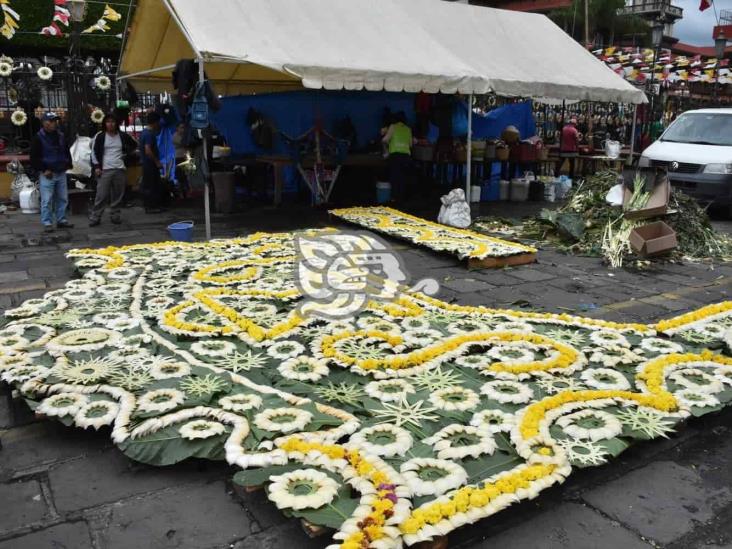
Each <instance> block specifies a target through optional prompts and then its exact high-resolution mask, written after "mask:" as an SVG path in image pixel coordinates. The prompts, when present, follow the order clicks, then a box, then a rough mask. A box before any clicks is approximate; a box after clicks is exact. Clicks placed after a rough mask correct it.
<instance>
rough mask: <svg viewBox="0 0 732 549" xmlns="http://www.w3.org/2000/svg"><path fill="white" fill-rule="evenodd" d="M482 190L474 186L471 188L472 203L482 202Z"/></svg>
mask: <svg viewBox="0 0 732 549" xmlns="http://www.w3.org/2000/svg"><path fill="white" fill-rule="evenodd" d="M481 191H482V189H481V188H480V187H479V186H478V185H473V186H471V187H470V201H471V202H480V193H481Z"/></svg>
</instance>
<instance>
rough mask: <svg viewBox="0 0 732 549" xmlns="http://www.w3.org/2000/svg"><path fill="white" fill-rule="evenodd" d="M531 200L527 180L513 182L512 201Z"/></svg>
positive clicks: (514, 180)
mask: <svg viewBox="0 0 732 549" xmlns="http://www.w3.org/2000/svg"><path fill="white" fill-rule="evenodd" d="M528 198H529V182H528V181H526V180H525V179H512V180H511V201H512V202H526V200H528Z"/></svg>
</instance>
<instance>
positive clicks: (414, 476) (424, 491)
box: [399, 458, 468, 497]
mask: <svg viewBox="0 0 732 549" xmlns="http://www.w3.org/2000/svg"><path fill="white" fill-rule="evenodd" d="M399 470H400V471H401V473H402V476H403V477H404V480H405V481H406V483H407V486H409V489H410V491H411V492H412V495H413V496H416V497H419V496H431V495H437V496H439V495H441V494H444V493H445V492H447V491H449V490H453V489H455V488H458V487H460V486H462V485H463V484H465V483H466V482H467V480H468V474H467V473H466V472H465V469H463V468H462V467H460V465H458V464H456V463H453V462H452V461H448V460H445V459H433V458H414V459H410V460H409V461H405V462H404V463H402V466H401V467H400V469H399Z"/></svg>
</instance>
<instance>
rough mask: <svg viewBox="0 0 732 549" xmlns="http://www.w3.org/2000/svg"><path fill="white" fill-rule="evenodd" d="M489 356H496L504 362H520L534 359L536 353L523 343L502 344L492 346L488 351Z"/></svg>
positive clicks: (495, 357) (510, 363) (509, 363)
mask: <svg viewBox="0 0 732 549" xmlns="http://www.w3.org/2000/svg"><path fill="white" fill-rule="evenodd" d="M486 354H487V355H488V356H489V357H491V358H494V359H496V360H498V361H500V362H502V363H503V364H508V365H512V364H520V363H522V362H531V361H532V360H534V353H533V352H532V351H531V350H529V349H526V348H525V347H524V346H523V345H522V344H520V343H519V344H517V345H511V344H501V345H496V346H495V347H493V348H491V349H490V350H489V351H488V352H487V353H486Z"/></svg>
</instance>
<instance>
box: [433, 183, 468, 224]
mask: <svg viewBox="0 0 732 549" xmlns="http://www.w3.org/2000/svg"><path fill="white" fill-rule="evenodd" d="M440 201H441V202H442V207H441V208H440V213H439V215H438V216H437V222H438V223H442V224H443V225H449V226H451V227H457V228H458V229H465V228H467V227H470V223H471V218H470V204H468V202H467V200H465V191H463V190H462V189H453V190H452V191H450V192H449V193H448V194H446V195H445V196H443V197H442V198H441V199H440Z"/></svg>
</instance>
